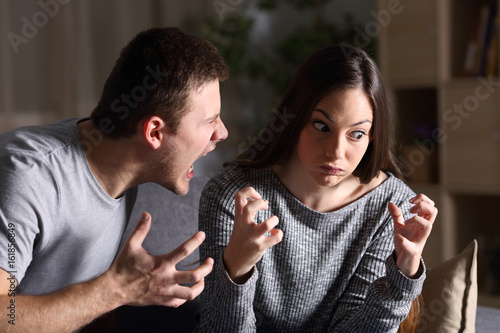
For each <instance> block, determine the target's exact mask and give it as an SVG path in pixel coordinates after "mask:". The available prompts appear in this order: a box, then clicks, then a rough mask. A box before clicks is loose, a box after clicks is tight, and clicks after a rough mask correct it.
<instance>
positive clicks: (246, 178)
mask: <svg viewBox="0 0 500 333" xmlns="http://www.w3.org/2000/svg"><path fill="white" fill-rule="evenodd" d="M256 172H258V169H252V168H247V167H242V166H238V165H232V164H229V165H225V166H224V167H223V168H221V169H220V170H219V171H218V172H217V173H216V174H215V175H214V176H213V177H212V178H211V179H210V180H209V181H208V182H207V184H206V185H205V188H204V189H203V193H204V194H205V193H209V194H210V195H221V194H224V193H228V192H233V193H234V192H236V191H238V190H240V189H242V188H244V187H247V186H252V184H251V179H252V178H253V175H254V174H255V173H256Z"/></svg>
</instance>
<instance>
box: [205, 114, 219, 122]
mask: <svg viewBox="0 0 500 333" xmlns="http://www.w3.org/2000/svg"><path fill="white" fill-rule="evenodd" d="M219 116H220V113H217V114H216V115H213V116H212V117H209V118H208V119H207V120H208V121H214V120H217V118H219Z"/></svg>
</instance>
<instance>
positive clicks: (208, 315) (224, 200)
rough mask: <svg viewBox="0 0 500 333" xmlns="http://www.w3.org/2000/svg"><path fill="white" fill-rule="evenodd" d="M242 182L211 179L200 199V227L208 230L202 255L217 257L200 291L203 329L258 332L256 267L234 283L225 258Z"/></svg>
mask: <svg viewBox="0 0 500 333" xmlns="http://www.w3.org/2000/svg"><path fill="white" fill-rule="evenodd" d="M241 187H243V185H241V186H238V185H235V186H234V185H233V184H229V183H228V182H227V179H224V177H219V178H217V177H216V178H214V179H212V180H211V181H210V182H209V183H208V184H207V185H206V187H205V188H204V190H203V192H202V195H201V199H200V212H199V229H200V230H203V231H204V232H205V233H206V239H205V241H204V242H203V244H202V245H201V246H200V258H201V260H202V261H204V260H205V259H206V258H208V257H212V258H213V259H214V260H215V265H214V269H213V272H212V273H211V274H209V275H208V276H207V277H206V278H205V290H204V291H203V293H202V294H201V306H202V309H201V314H200V332H255V331H256V328H255V323H256V319H255V314H254V310H253V300H254V296H255V290H256V285H257V279H258V272H257V270H256V268H254V271H253V273H252V276H251V277H250V279H249V280H248V281H247V282H246V283H245V284H241V285H240V284H236V283H234V282H233V281H232V280H231V279H230V277H229V275H228V273H227V271H226V269H225V267H224V263H223V261H222V255H223V252H224V250H225V248H226V246H227V244H228V242H229V238H230V237H231V232H232V230H233V223H234V222H233V221H234V207H235V205H234V194H235V193H236V191H238V190H239V189H240V188H241Z"/></svg>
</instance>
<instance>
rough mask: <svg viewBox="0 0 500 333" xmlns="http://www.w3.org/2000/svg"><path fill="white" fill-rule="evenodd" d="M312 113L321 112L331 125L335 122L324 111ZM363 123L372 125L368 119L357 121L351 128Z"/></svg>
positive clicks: (319, 110)
mask: <svg viewBox="0 0 500 333" xmlns="http://www.w3.org/2000/svg"><path fill="white" fill-rule="evenodd" d="M313 111H318V112H321V113H322V114H323V116H325V118H326V119H328V120H330V121H331V122H332V123H334V122H335V121H334V120H333V118H332V117H331V116H330V115H329V114H328V113H326V112H325V111H323V110H321V109H314V110H313ZM364 123H370V124H371V123H372V121H371V120H370V119H364V120H361V121H358V122H357V123H355V124H352V125H351V127H354V126H359V125H361V124H364Z"/></svg>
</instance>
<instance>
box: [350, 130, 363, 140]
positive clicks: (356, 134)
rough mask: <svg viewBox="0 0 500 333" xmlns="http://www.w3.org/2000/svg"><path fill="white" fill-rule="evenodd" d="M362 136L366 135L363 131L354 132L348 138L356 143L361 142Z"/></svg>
mask: <svg viewBox="0 0 500 333" xmlns="http://www.w3.org/2000/svg"><path fill="white" fill-rule="evenodd" d="M364 135H366V133H365V132H364V131H354V132H351V133H349V137H350V138H352V139H354V140H356V141H359V140H361V139H362V138H363V136H364Z"/></svg>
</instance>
